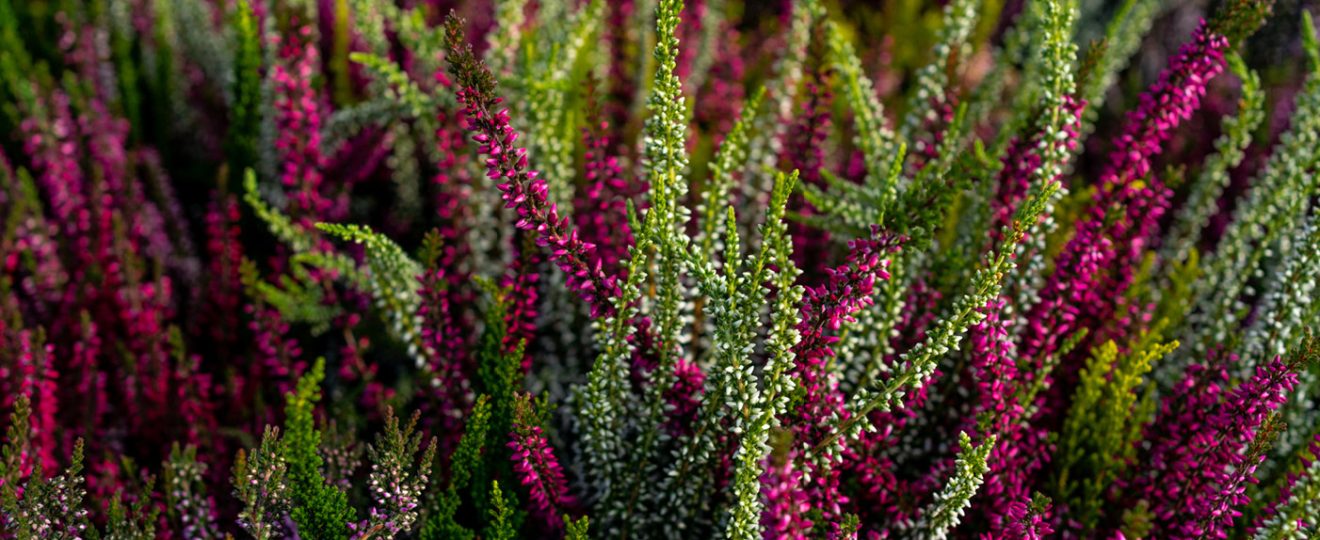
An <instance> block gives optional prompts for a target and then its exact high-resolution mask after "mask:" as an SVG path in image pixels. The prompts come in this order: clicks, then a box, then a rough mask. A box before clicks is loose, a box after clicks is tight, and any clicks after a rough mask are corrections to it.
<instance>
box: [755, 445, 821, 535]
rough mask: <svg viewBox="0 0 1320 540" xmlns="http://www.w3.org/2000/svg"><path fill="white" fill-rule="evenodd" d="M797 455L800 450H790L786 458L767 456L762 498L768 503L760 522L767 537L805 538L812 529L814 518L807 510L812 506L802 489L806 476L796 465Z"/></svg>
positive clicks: (762, 480) (763, 475) (762, 476)
mask: <svg viewBox="0 0 1320 540" xmlns="http://www.w3.org/2000/svg"><path fill="white" fill-rule="evenodd" d="M797 457H798V454H797V450H790V451H789V452H788V454H787V455H786V456H784V457H783V458H778V457H776V456H770V457H768V458H766V462H765V464H764V468H765V472H764V473H763V474H762V475H761V498H762V499H763V501H762V502H763V504H764V505H765V511H764V512H762V514H761V525H762V526H763V527H765V533H766V534H765V537H766V538H769V539H772V540H805V538H806V537H807V535H806V533H807V532H808V531H810V530H811V527H812V521H811V519H810V518H808V517H807V514H808V513H809V512H810V511H811V508H812V506H811V502H810V501H808V500H807V494H806V493H805V492H804V491H803V490H802V485H803V484H805V483H806V479H805V478H803V473H802V471H801V470H799V469H797V468H796V467H794V466H793V462H794V461H795V460H796V459H797ZM781 459H782V461H780V460H781Z"/></svg>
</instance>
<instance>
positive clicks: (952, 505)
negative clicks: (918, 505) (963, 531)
mask: <svg viewBox="0 0 1320 540" xmlns="http://www.w3.org/2000/svg"><path fill="white" fill-rule="evenodd" d="M958 447H959V448H960V449H961V451H960V452H959V454H958V460H957V465H956V466H955V468H954V473H953V478H950V479H949V482H948V483H947V484H945V486H944V489H943V490H941V491H940V492H939V493H938V494H936V495H935V502H934V503H933V507H932V508H929V509H927V510H926V511H925V512H923V515H922V521H923V523H922V524H921V525H919V527H922V528H923V529H924V531H925V532H924V533H923V535H924V536H925V537H927V538H936V539H943V538H948V536H949V531H950V530H952V529H953V528H954V527H955V526H957V525H958V523H959V521H960V520H961V519H962V516H963V512H964V511H966V509H967V506H968V504H970V501H971V498H972V496H973V495H976V490H977V489H979V488H980V487H981V483H982V482H983V481H984V479H983V477H984V476H985V473H986V470H987V469H988V468H989V466H988V465H986V459H987V458H988V457H989V455H990V451H991V450H993V449H994V447H995V436H993V435H991V436H990V437H988V438H986V439H985V440H983V441H981V443H980V444H977V445H975V446H973V444H972V439H971V437H969V436H968V435H967V434H966V433H959V434H958Z"/></svg>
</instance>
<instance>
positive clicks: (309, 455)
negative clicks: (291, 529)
mask: <svg viewBox="0 0 1320 540" xmlns="http://www.w3.org/2000/svg"><path fill="white" fill-rule="evenodd" d="M324 377H325V362H324V361H323V360H317V361H316V363H315V364H313V365H312V368H311V370H310V371H308V372H307V373H306V374H305V375H303V377H302V378H301V379H299V380H298V387H297V389H296V390H295V391H294V392H291V393H290V394H289V395H288V405H287V408H286V410H285V416H286V420H285V426H284V434H283V435H282V436H281V438H280V450H279V457H280V458H281V459H282V460H283V461H284V462H286V463H288V479H289V480H288V481H289V505H290V508H289V516H290V517H291V518H292V519H293V522H294V523H295V524H297V526H298V534H299V535H300V536H301V535H306V536H308V537H315V538H323V537H324V538H328V537H334V538H341V537H347V536H348V531H349V529H348V525H349V523H351V522H353V517H354V511H353V509H352V508H351V507H350V506H349V505H348V495H347V494H346V493H345V492H344V491H343V490H341V489H340V488H339V487H338V486H335V485H332V484H329V483H327V482H326V480H325V478H324V477H323V476H322V473H321V465H322V457H321V454H320V451H319V445H320V443H321V432H320V430H318V429H316V425H315V420H314V419H313V416H312V412H313V407H315V406H316V403H317V402H318V401H320V398H321V390H320V384H321V380H322V379H323V378H324ZM266 487H269V486H266Z"/></svg>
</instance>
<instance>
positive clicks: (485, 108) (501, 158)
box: [458, 66, 620, 316]
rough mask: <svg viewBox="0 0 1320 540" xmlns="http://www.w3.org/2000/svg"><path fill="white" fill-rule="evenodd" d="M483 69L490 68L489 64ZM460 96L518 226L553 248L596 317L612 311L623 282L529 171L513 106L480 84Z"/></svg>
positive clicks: (489, 169) (570, 281)
mask: <svg viewBox="0 0 1320 540" xmlns="http://www.w3.org/2000/svg"><path fill="white" fill-rule="evenodd" d="M480 69H482V70H485V66H481V67H480ZM492 88H493V84H492ZM458 99H459V101H460V102H462V103H463V104H464V106H466V111H465V112H466V114H467V120H468V129H469V130H470V131H471V132H472V133H473V134H474V135H473V136H472V138H473V140H475V141H476V142H477V143H479V144H480V145H481V152H482V153H483V154H486V155H487V156H488V158H487V159H486V168H487V175H488V176H489V177H491V178H492V179H496V180H502V181H504V183H503V184H500V186H499V188H500V191H501V192H502V193H503V194H502V197H503V199H504V202H505V206H506V207H507V208H513V209H515V210H516V211H517V213H518V221H517V223H516V224H515V225H516V226H517V227H518V228H519V229H522V230H525V231H532V232H534V233H535V234H536V242H537V244H539V245H540V246H542V247H546V248H549V250H550V259H551V260H552V261H554V262H555V264H556V265H558V266H559V268H560V269H561V270H563V271H564V274H565V275H566V276H567V281H568V283H567V284H568V288H569V289H571V290H573V291H575V292H576V293H577V294H578V296H580V297H581V298H582V299H583V300H584V301H585V302H587V304H588V305H589V306H590V307H591V314H592V316H608V315H612V314H613V313H614V306H613V305H612V304H611V303H610V300H611V299H612V298H614V297H617V296H618V295H619V294H620V293H619V285H618V283H616V281H615V278H614V277H613V276H609V275H606V274H605V272H604V271H603V270H602V269H601V259H600V257H599V256H597V254H596V246H595V245H594V244H592V243H590V242H584V241H582V240H581V239H580V238H579V237H578V233H577V231H576V230H574V229H573V227H572V225H570V224H569V222H568V218H567V217H561V216H560V215H559V209H558V208H556V207H555V205H554V204H553V203H551V202H549V200H548V194H547V188H546V184H545V180H543V179H540V178H537V176H538V173H537V172H536V171H532V170H528V168H527V150H526V149H525V148H521V147H517V146H514V142H515V141H516V140H517V139H518V133H517V132H516V131H514V129H513V126H510V125H509V111H508V110H506V109H500V110H498V111H495V107H498V106H499V104H500V102H501V101H502V100H501V99H500V98H497V97H494V96H491V95H487V94H486V93H484V92H482V91H480V90H478V89H477V88H464V89H462V90H459V91H458Z"/></svg>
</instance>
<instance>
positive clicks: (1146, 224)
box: [1022, 22, 1228, 408]
mask: <svg viewBox="0 0 1320 540" xmlns="http://www.w3.org/2000/svg"><path fill="white" fill-rule="evenodd" d="M1227 47H1228V40H1227V39H1226V38H1224V37H1223V36H1220V35H1217V34H1214V33H1213V32H1211V30H1210V28H1209V26H1208V25H1206V24H1205V23H1204V22H1202V24H1201V25H1200V26H1199V27H1198V28H1197V30H1196V32H1195V33H1194V34H1193V36H1192V39H1191V41H1190V42H1189V43H1187V44H1186V45H1184V46H1183V47H1182V48H1181V49H1180V50H1179V52H1178V54H1177V55H1175V56H1174V57H1173V58H1172V59H1170V61H1169V65H1168V67H1166V68H1165V69H1164V71H1162V72H1161V73H1160V76H1159V80H1158V81H1157V82H1156V83H1155V84H1154V85H1153V86H1151V87H1150V88H1149V89H1148V90H1147V91H1146V92H1144V93H1142V95H1141V98H1140V104H1139V106H1138V107H1137V109H1136V110H1133V111H1131V112H1130V113H1128V115H1127V118H1126V121H1125V123H1124V127H1123V131H1122V133H1121V134H1120V135H1119V136H1118V137H1117V138H1116V143H1115V147H1114V150H1113V151H1112V152H1111V153H1110V154H1109V161H1108V163H1107V164H1106V165H1105V167H1104V169H1103V172H1102V173H1101V176H1100V186H1099V188H1098V189H1097V191H1096V193H1095V196H1094V198H1093V200H1092V203H1091V206H1090V208H1089V209H1088V211H1087V214H1086V215H1084V216H1083V217H1081V218H1080V219H1079V220H1078V221H1077V225H1076V232H1075V233H1074V235H1073V237H1072V238H1071V239H1070V240H1069V241H1068V243H1067V245H1065V246H1064V248H1063V251H1062V252H1061V253H1060V254H1059V256H1058V258H1057V259H1056V260H1055V271H1054V273H1053V274H1052V275H1051V276H1050V277H1049V279H1048V280H1047V282H1046V284H1045V286H1044V288H1043V290H1042V291H1041V294H1040V296H1041V302H1039V303H1038V304H1036V306H1035V307H1034V309H1033V310H1032V311H1031V312H1030V313H1029V314H1028V317H1027V320H1028V331H1027V334H1026V336H1024V338H1023V340H1022V345H1023V346H1022V353H1023V356H1024V357H1026V358H1029V359H1031V361H1032V362H1035V363H1039V362H1041V361H1042V360H1043V359H1044V358H1046V357H1048V356H1050V355H1052V354H1053V353H1054V352H1055V351H1056V350H1057V348H1058V346H1059V344H1060V343H1061V340H1062V339H1064V338H1066V337H1067V336H1069V335H1071V334H1073V333H1074V332H1075V331H1076V330H1077V329H1079V328H1081V327H1087V328H1090V329H1091V332H1090V334H1088V335H1087V337H1086V339H1085V340H1083V343H1081V344H1079V345H1078V346H1077V348H1076V350H1077V351H1081V352H1084V351H1087V350H1089V349H1090V347H1091V345H1093V344H1096V343H1101V342H1103V340H1105V339H1110V338H1113V339H1116V340H1119V341H1125V340H1126V339H1128V336H1126V332H1127V326H1128V324H1126V323H1121V322H1116V321H1115V318H1116V317H1115V315H1116V314H1117V313H1118V311H1119V309H1118V308H1119V306H1118V303H1119V301H1120V300H1121V299H1122V298H1123V296H1124V293H1125V292H1126V291H1127V289H1128V287H1129V286H1130V285H1131V283H1132V280H1133V278H1134V275H1135V274H1134V272H1135V270H1136V268H1137V267H1138V266H1139V265H1138V264H1137V263H1138V262H1139V261H1140V258H1141V256H1142V253H1143V252H1144V250H1145V249H1146V248H1147V247H1148V243H1149V242H1150V239H1151V237H1152V236H1153V235H1154V234H1155V232H1156V231H1157V230H1158V227H1159V221H1160V218H1161V217H1162V216H1163V215H1164V212H1165V211H1166V210H1167V209H1168V202H1169V197H1170V190H1169V189H1168V188H1166V187H1165V186H1164V185H1163V184H1162V183H1161V182H1160V181H1159V180H1158V179H1157V178H1154V177H1153V176H1152V175H1151V174H1150V167H1151V160H1152V159H1153V158H1154V157H1155V156H1156V155H1158V154H1159V153H1160V148H1161V145H1162V143H1163V142H1164V141H1165V140H1167V139H1168V138H1169V136H1170V134H1171V133H1172V131H1173V129H1174V128H1176V127H1177V126H1178V125H1179V124H1180V123H1181V122H1182V121H1184V120H1186V119H1187V118H1188V117H1190V116H1191V114H1192V112H1193V111H1194V110H1195V109H1196V107H1197V106H1198V104H1199V103H1200V99H1201V97H1202V96H1203V95H1205V89H1206V85H1207V84H1208V83H1209V81H1210V79H1212V78H1214V76H1215V75H1217V74H1218V73H1219V72H1220V71H1222V69H1223V64H1224V57H1223V55H1224V51H1225V49H1226V48H1227ZM1124 320H1125V321H1128V322H1129V323H1130V322H1131V321H1132V319H1126V318H1125V319H1124ZM1079 354H1080V352H1079ZM1076 371H1077V363H1076V362H1064V363H1062V364H1061V370H1060V373H1059V374H1058V376H1057V377H1056V378H1058V379H1060V381H1061V383H1060V384H1058V385H1056V386H1055V387H1054V389H1053V393H1052V398H1051V400H1050V401H1058V399H1061V398H1059V397H1058V396H1057V394H1059V393H1060V392H1062V389H1063V388H1071V382H1072V381H1073V379H1075V376H1076ZM1054 408H1057V407H1054Z"/></svg>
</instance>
